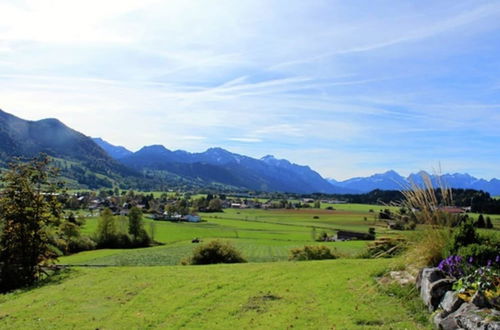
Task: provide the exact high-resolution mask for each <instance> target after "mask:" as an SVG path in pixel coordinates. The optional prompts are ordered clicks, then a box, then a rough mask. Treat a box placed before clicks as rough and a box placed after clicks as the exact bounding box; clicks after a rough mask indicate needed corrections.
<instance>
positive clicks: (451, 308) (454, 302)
mask: <svg viewBox="0 0 500 330" xmlns="http://www.w3.org/2000/svg"><path fill="white" fill-rule="evenodd" d="M463 303H464V301H463V300H462V299H460V298H459V297H458V295H457V293H456V292H455V291H448V292H446V293H445V295H444V297H443V300H441V303H440V304H439V307H441V308H442V309H443V310H444V311H445V312H447V313H448V314H450V313H453V312H455V311H456V310H457V309H458V308H459V307H460V306H461V305H462V304H463Z"/></svg>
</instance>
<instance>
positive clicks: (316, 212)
mask: <svg viewBox="0 0 500 330" xmlns="http://www.w3.org/2000/svg"><path fill="white" fill-rule="evenodd" d="M370 209H373V210H374V212H369V210H370ZM376 212H378V209H377V207H376V206H375V207H374V206H371V205H370V206H368V205H353V204H342V205H339V206H337V208H336V210H334V211H331V210H325V209H303V210H258V209H244V210H239V209H227V210H224V212H222V213H205V214H202V218H203V220H204V221H203V222H201V223H186V222H179V223H175V222H166V221H152V220H149V219H147V218H145V219H144V223H145V227H146V229H147V230H148V231H149V232H153V231H154V239H155V240H156V241H158V242H161V243H163V244H165V245H163V246H159V247H155V248H147V249H135V250H104V251H103V250H98V251H90V252H83V253H79V254H75V255H72V256H67V257H62V258H60V263H61V264H91V265H122V266H134V265H141V266H144V265H146V266H147V265H154V266H158V265H176V264H179V263H180V261H181V260H182V259H183V258H186V257H188V256H190V255H191V253H192V250H193V248H194V247H195V246H196V244H193V243H191V240H192V239H193V238H195V237H196V238H200V239H202V240H203V241H209V240H211V239H216V238H220V239H225V240H229V241H231V242H232V243H233V244H234V245H235V246H236V247H237V248H238V249H239V250H240V251H241V252H242V253H243V255H244V257H245V258H246V259H247V260H248V261H249V262H268V261H285V260H287V259H288V255H289V251H290V250H291V249H292V248H296V247H302V246H304V245H316V244H326V245H328V246H329V247H331V248H335V249H336V250H337V252H338V253H339V254H341V255H342V256H346V257H352V256H355V255H356V254H358V253H360V252H361V251H362V250H363V249H364V248H365V246H366V244H367V243H366V242H363V241H350V242H328V243H317V242H315V241H314V239H313V236H316V237H318V236H319V235H320V234H321V233H322V232H323V231H325V232H327V233H328V234H329V235H333V234H334V233H335V232H336V230H342V229H343V230H354V231H359V232H367V231H368V228H369V227H375V228H376V230H377V232H378V233H379V234H380V235H395V234H398V233H395V232H393V231H388V230H387V228H386V226H385V223H384V222H378V221H376V220H375V216H376V214H377V213H376ZM151 226H154V229H152V227H151ZM96 227H97V218H95V217H93V218H88V219H87V222H86V224H85V227H84V232H85V233H87V234H91V233H93V232H95V230H96Z"/></svg>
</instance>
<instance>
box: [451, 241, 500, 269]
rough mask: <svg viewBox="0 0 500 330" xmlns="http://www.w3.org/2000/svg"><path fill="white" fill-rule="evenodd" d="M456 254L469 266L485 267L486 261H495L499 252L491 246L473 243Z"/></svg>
mask: <svg viewBox="0 0 500 330" xmlns="http://www.w3.org/2000/svg"><path fill="white" fill-rule="evenodd" d="M457 254H458V255H460V256H461V257H462V258H464V259H465V260H467V261H468V262H469V263H471V264H474V265H477V266H485V265H486V264H488V261H490V262H491V261H492V260H495V258H497V256H498V254H499V252H498V249H497V248H495V247H493V246H489V245H486V244H477V243H474V244H469V245H467V246H463V247H461V248H459V249H458V251H457Z"/></svg>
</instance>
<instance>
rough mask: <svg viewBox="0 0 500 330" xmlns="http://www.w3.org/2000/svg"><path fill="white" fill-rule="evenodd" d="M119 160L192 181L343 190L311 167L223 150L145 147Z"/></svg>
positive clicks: (255, 187) (261, 187) (294, 189)
mask: <svg viewBox="0 0 500 330" xmlns="http://www.w3.org/2000/svg"><path fill="white" fill-rule="evenodd" d="M120 161H121V162H122V163H123V164H125V165H127V166H129V167H131V168H133V169H136V170H141V171H147V170H162V171H167V172H170V173H174V174H177V175H180V176H184V177H189V178H193V179H195V178H196V179H202V180H205V181H207V182H219V183H222V184H225V185H230V186H235V187H241V188H245V189H252V190H259V191H284V192H297V193H312V192H323V193H334V192H340V191H341V189H338V188H336V187H334V186H332V185H331V184H330V183H328V182H327V181H326V180H325V179H323V178H322V177H321V176H320V175H319V174H318V173H317V172H315V171H313V170H311V169H310V168H309V167H308V166H300V165H296V164H292V163H290V162H289V161H287V160H278V159H276V158H274V157H272V156H266V157H264V158H262V159H255V158H251V157H248V156H243V155H239V154H235V153H231V152H229V151H227V150H224V149H222V148H210V149H208V150H206V151H205V152H201V153H189V152H186V151H182V150H177V151H171V150H168V149H167V148H165V147H163V146H160V145H153V146H147V147H143V148H142V149H141V150H139V151H137V152H135V153H133V154H131V155H129V156H126V157H124V158H122V159H120Z"/></svg>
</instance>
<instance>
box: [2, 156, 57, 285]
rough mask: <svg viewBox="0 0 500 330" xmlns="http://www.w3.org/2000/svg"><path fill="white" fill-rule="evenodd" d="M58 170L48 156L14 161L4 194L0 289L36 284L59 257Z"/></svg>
mask: <svg viewBox="0 0 500 330" xmlns="http://www.w3.org/2000/svg"><path fill="white" fill-rule="evenodd" d="M56 175H57V171H56V170H55V169H54V168H51V167H50V166H49V159H48V157H47V156H43V155H42V156H40V157H38V158H35V159H33V160H31V161H29V162H15V163H11V164H10V167H9V169H8V170H7V171H6V172H5V173H4V175H3V178H2V179H3V180H2V181H3V184H4V190H3V192H2V195H1V197H0V222H1V227H2V232H1V234H0V249H1V250H0V290H1V291H3V292H5V291H9V290H12V289H16V288H19V287H23V286H27V285H31V284H33V283H34V282H35V281H36V280H37V279H39V278H40V276H42V274H43V268H44V266H47V265H49V264H50V263H51V262H52V261H53V260H54V259H55V258H56V257H57V254H56V253H55V251H54V248H53V245H52V244H51V239H50V231H51V227H52V228H54V227H55V226H59V225H60V223H61V218H62V212H63V210H62V207H61V204H60V203H59V202H58V200H57V194H56V191H57V190H58V188H59V185H58V184H57V182H55V178H56Z"/></svg>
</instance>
